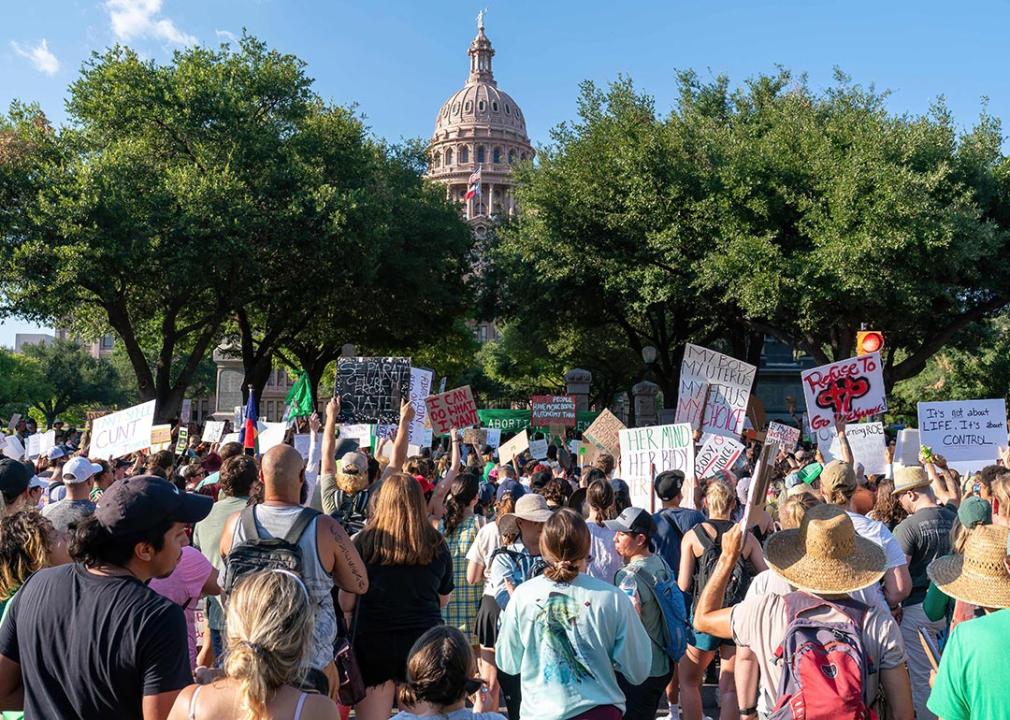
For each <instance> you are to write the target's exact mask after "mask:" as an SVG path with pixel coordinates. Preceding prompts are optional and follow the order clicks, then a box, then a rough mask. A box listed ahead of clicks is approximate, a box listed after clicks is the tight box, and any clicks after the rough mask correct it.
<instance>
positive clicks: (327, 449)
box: [319, 397, 340, 475]
mask: <svg viewBox="0 0 1010 720" xmlns="http://www.w3.org/2000/svg"><path fill="white" fill-rule="evenodd" d="M339 415H340V398H338V397H331V398H330V401H329V402H328V403H326V425H324V426H323V449H322V454H323V457H322V465H321V467H320V470H319V473H320V475H326V474H327V473H329V474H330V475H335V474H336V472H337V458H336V455H337V417H338V416H339Z"/></svg>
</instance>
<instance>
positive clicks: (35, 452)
mask: <svg viewBox="0 0 1010 720" xmlns="http://www.w3.org/2000/svg"><path fill="white" fill-rule="evenodd" d="M41 441H42V436H41V435H39V434H38V433H35V434H34V435H29V436H28V442H26V443H25V457H26V458H28V459H29V460H31V459H33V458H37V457H38V456H39V455H40V454H41V453H40V452H39V445H41Z"/></svg>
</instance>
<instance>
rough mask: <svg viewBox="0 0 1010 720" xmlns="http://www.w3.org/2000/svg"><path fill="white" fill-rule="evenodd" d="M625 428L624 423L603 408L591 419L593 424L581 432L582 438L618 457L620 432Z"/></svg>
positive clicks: (619, 453) (619, 452)
mask: <svg viewBox="0 0 1010 720" xmlns="http://www.w3.org/2000/svg"><path fill="white" fill-rule="evenodd" d="M625 429H626V426H625V425H624V423H622V422H621V421H620V420H619V419H618V418H617V416H616V415H614V413H612V412H610V411H609V410H604V411H603V412H601V413H600V415H599V417H597V418H596V419H595V420H593V424H592V425H590V426H589V427H588V428H586V429H585V430H584V431H583V432H582V439H583V440H586V441H588V442H590V443H592V444H593V445H595V446H596V447H597V448H598V449H600V450H602V451H603V452H608V453H610V454H611V455H613V456H614V457H615V458H618V457H620V455H621V440H620V433H621V430H625Z"/></svg>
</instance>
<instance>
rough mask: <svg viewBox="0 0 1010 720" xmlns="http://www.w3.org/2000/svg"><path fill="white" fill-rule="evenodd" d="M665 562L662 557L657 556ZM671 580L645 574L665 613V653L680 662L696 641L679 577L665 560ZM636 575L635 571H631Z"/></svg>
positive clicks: (647, 583)
mask: <svg viewBox="0 0 1010 720" xmlns="http://www.w3.org/2000/svg"><path fill="white" fill-rule="evenodd" d="M657 557H659V559H660V560H663V557H662V556H661V555H657ZM663 566H664V567H665V568H666V573H667V576H668V577H669V578H670V579H669V580H659V581H657V580H656V579H655V578H654V577H652V576H651V575H649V574H648V573H643V575H644V577H645V578H646V580H647V581H648V582H646V583H645V585H646V586H648V588H649V590H650V591H651V592H652V595H653V597H655V598H656V604H657V605H659V609H660V610H662V611H663V619H664V620H665V621H666V622H664V623H663V628H664V632H663V651H664V652H665V653H666V654H667V656H668V657H669V658H670V660H672V661H673V662H678V661H679V660H680V659H681V658H682V657H684V653H685V652H687V644H688V642H690V641H691V640H693V639H694V635H693V633H692V631H691V625H690V624H689V623H688V621H687V608H686V607H685V605H684V593H682V592H681V590H680V586H679V585H677V576H676V575H674V574H673V571H671V570H670V566H669V565H668V564H667V562H666V560H663ZM631 572H632V574H637V573H635V571H634V570H632V571H631Z"/></svg>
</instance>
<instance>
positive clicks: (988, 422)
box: [918, 398, 1007, 463]
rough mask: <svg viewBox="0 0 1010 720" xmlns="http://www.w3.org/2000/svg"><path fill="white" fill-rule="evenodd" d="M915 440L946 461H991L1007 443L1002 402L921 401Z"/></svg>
mask: <svg viewBox="0 0 1010 720" xmlns="http://www.w3.org/2000/svg"><path fill="white" fill-rule="evenodd" d="M918 411H919V442H920V443H921V444H922V445H926V446H927V447H929V448H930V449H931V450H932V451H933V452H934V453H936V454H938V455H943V457H944V458H946V459H947V461H948V462H953V463H963V462H972V461H979V462H995V461H996V460H997V459H998V458H999V451H998V450H997V448H999V447H1006V446H1007V424H1006V401H1005V400H1003V399H1002V398H1000V399H996V400H951V401H947V402H921V403H919V404H918Z"/></svg>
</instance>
